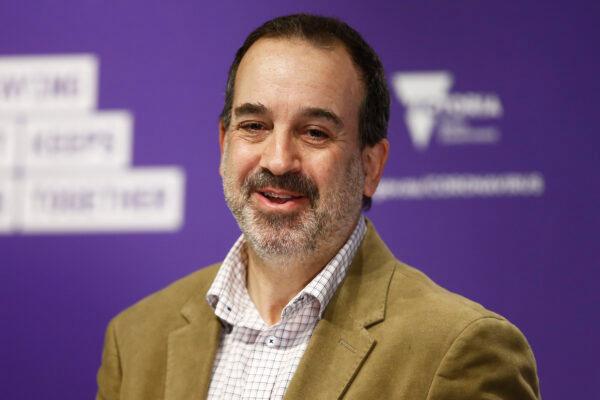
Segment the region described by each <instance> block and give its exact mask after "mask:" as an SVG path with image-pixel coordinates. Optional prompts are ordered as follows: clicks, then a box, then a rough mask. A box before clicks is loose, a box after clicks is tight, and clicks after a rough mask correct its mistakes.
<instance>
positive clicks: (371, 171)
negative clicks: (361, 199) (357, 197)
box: [362, 139, 390, 197]
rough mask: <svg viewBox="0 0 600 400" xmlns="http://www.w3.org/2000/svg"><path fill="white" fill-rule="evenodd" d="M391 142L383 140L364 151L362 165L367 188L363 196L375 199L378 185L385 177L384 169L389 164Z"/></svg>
mask: <svg viewBox="0 0 600 400" xmlns="http://www.w3.org/2000/svg"><path fill="white" fill-rule="evenodd" d="M389 148H390V142H389V141H388V140H387V139H381V140H380V141H379V142H377V143H376V144H374V145H373V146H366V147H365V148H364V149H363V150H362V163H363V169H364V172H365V187H364V189H363V194H364V195H365V196H368V197H373V194H374V193H375V190H376V189H377V185H378V184H379V181H380V180H381V176H382V175H383V169H384V167H385V163H386V162H387V158H388V152H389Z"/></svg>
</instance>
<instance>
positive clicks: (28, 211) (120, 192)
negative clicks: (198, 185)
mask: <svg viewBox="0 0 600 400" xmlns="http://www.w3.org/2000/svg"><path fill="white" fill-rule="evenodd" d="M184 179H185V178H184V174H183V172H182V171H181V170H180V169H179V168H176V167H155V168H138V169H135V170H129V171H122V172H121V171H119V172H111V173H95V174H92V173H90V172H86V173H85V174H63V175H54V176H50V175H48V176H46V175H44V176H39V177H36V176H28V177H27V178H26V179H25V180H24V190H23V196H24V198H23V199H22V200H23V202H24V210H23V220H22V221H21V223H22V226H21V229H22V230H23V231H24V232H57V233H58V232H103V231H113V232H118V231H157V230H159V231H173V230H177V229H178V228H179V227H180V226H181V224H182V222H183V211H184V210H183V207H184V204H183V202H184V198H183V193H184Z"/></svg>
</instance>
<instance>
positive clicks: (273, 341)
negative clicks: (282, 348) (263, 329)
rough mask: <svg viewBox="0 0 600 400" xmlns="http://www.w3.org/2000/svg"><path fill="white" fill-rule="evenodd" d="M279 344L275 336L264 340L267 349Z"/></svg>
mask: <svg viewBox="0 0 600 400" xmlns="http://www.w3.org/2000/svg"><path fill="white" fill-rule="evenodd" d="M278 343H279V340H278V339H277V338H276V337H275V336H268V337H267V339H266V340H265V344H266V345H267V347H275V346H277V344H278Z"/></svg>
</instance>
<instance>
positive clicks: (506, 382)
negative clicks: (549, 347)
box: [427, 317, 541, 400]
mask: <svg viewBox="0 0 600 400" xmlns="http://www.w3.org/2000/svg"><path fill="white" fill-rule="evenodd" d="M540 398H541V397H540V391H539V384H538V378H537V371H536V364H535V359H534V357H533V353H532V351H531V349H530V347H529V344H528V343H527V341H526V339H525V337H524V336H523V334H522V333H521V332H520V331H519V330H518V329H517V328H516V327H515V326H514V325H512V324H511V323H510V322H508V321H506V320H504V319H500V318H496V317H485V318H481V319H478V320H476V321H474V322H472V323H471V324H469V325H468V326H467V327H466V328H465V329H464V330H463V331H462V332H461V333H460V334H459V335H458V337H457V338H456V339H455V340H454V342H453V343H452V345H451V346H450V348H449V349H448V352H447V353H446V355H445V356H444V358H443V360H442V362H441V363H440V366H439V367H438V370H437V372H436V374H435V376H434V378H433V381H432V384H431V387H430V389H429V394H428V396H427V399H428V400H443V399H446V400H447V399H462V400H475V399H478V400H480V399H489V400H534V399H536V400H537V399H540Z"/></svg>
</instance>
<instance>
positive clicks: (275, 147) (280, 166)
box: [260, 130, 300, 175]
mask: <svg viewBox="0 0 600 400" xmlns="http://www.w3.org/2000/svg"><path fill="white" fill-rule="evenodd" d="M298 150H299V149H298V144H297V143H296V141H295V140H294V136H293V134H292V133H291V132H288V131H286V130H278V131H276V130H274V131H273V132H272V133H271V134H270V135H269V137H268V138H267V139H266V140H265V143H264V149H263V153H262V156H261V163H260V166H261V167H263V168H266V169H268V170H269V171H270V172H271V173H272V174H273V175H283V174H285V173H287V172H298V171H299V170H300V157H299V151H298Z"/></svg>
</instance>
